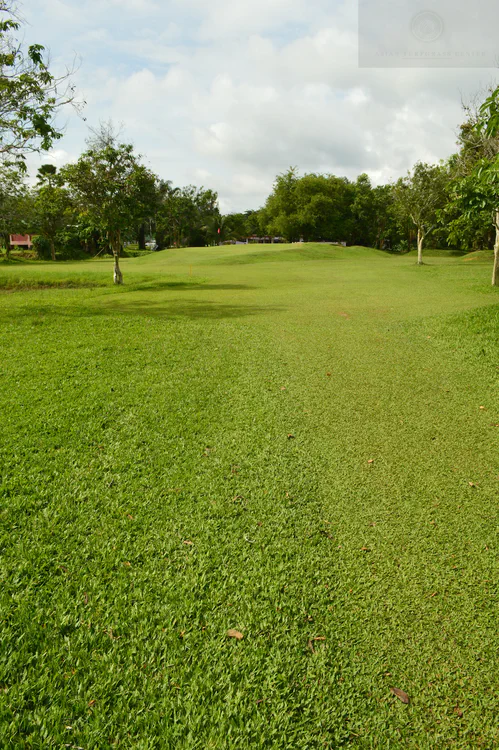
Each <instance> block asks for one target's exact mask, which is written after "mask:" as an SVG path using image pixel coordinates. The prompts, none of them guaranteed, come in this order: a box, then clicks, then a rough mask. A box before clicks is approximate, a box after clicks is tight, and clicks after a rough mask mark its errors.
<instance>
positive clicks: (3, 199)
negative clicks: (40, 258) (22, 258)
mask: <svg viewBox="0 0 499 750" xmlns="http://www.w3.org/2000/svg"><path fill="white" fill-rule="evenodd" d="M26 194H27V190H26V186H25V184H24V181H23V177H22V170H20V169H19V168H17V167H16V166H15V165H7V164H5V163H3V164H2V163H1V162H0V235H1V238H2V241H3V244H4V246H5V255H6V258H7V260H9V258H10V235H11V234H13V233H14V232H17V231H18V230H21V231H22V230H23V229H24V228H25V227H24V221H25V216H26V213H25V211H23V206H24V204H25V202H26Z"/></svg>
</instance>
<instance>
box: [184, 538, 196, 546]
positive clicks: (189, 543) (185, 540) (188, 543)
mask: <svg viewBox="0 0 499 750" xmlns="http://www.w3.org/2000/svg"><path fill="white" fill-rule="evenodd" d="M182 544H187V545H188V546H189V547H192V545H193V544H194V542H191V541H190V539H184V541H183V542H182Z"/></svg>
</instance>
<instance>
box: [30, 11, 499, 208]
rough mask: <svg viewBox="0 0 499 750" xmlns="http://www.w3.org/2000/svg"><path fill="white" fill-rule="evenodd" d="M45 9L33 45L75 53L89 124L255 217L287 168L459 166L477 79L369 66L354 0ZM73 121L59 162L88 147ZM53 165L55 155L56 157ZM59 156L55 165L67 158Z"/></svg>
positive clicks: (485, 78) (386, 171)
mask: <svg viewBox="0 0 499 750" xmlns="http://www.w3.org/2000/svg"><path fill="white" fill-rule="evenodd" d="M116 2H117V0H101V1H98V0H81V2H78V0H64V2H63V0H43V2H42V5H40V6H37V10H33V11H31V14H32V19H31V20H32V28H31V29H30V32H29V33H30V34H31V35H32V36H33V39H34V40H37V41H45V40H46V41H47V42H48V46H50V47H51V49H52V54H53V56H54V60H55V59H57V60H58V61H59V60H61V59H64V58H66V59H67V56H68V55H70V54H72V53H73V50H76V51H77V52H78V53H80V54H81V56H82V58H83V64H82V67H81V69H80V71H79V74H78V82H79V85H80V88H81V90H82V91H83V94H84V98H85V99H86V100H87V102H88V105H87V108H86V111H85V115H86V117H87V120H88V122H89V123H90V124H94V125H95V124H97V123H98V121H99V119H109V118H113V119H114V120H115V121H116V122H117V123H123V125H124V135H125V136H126V137H127V138H129V139H130V140H131V141H132V142H133V143H134V144H135V145H136V147H137V149H138V151H139V152H140V153H142V154H144V155H145V157H146V159H147V161H148V163H149V164H150V166H151V167H152V168H153V169H155V171H157V172H158V173H159V174H160V175H161V176H162V177H164V178H167V179H172V180H173V181H174V182H175V183H176V184H187V183H189V182H194V183H196V182H197V183H201V182H202V183H204V184H205V186H209V187H213V188H214V189H217V190H219V192H220V196H221V199H222V201H223V205H224V206H225V207H227V208H230V209H241V210H244V209H245V208H254V207H256V206H258V205H259V204H261V203H262V202H263V201H264V199H265V197H266V195H267V194H268V193H269V191H270V189H271V187H272V182H273V180H274V177H275V175H276V174H277V173H278V172H280V171H283V170H284V169H286V168H287V167H288V166H289V165H298V166H299V167H300V168H301V170H302V171H329V172H335V173H337V174H341V175H346V176H348V177H349V178H352V179H354V178H355V177H356V176H357V175H358V174H359V173H360V172H363V171H367V172H368V173H369V174H370V175H371V176H372V178H373V179H374V180H376V181H379V182H382V181H385V180H388V179H391V178H395V177H397V176H399V175H400V174H403V173H404V172H405V171H406V170H407V169H408V168H410V167H411V165H412V164H413V163H414V162H415V161H416V160H417V159H420V158H422V159H426V160H429V161H437V160H439V159H440V158H443V157H446V156H447V155H449V154H450V153H451V152H452V150H453V148H454V144H455V131H456V128H457V125H458V123H459V121H460V119H461V117H462V114H461V105H460V103H461V96H464V97H466V96H467V95H468V94H469V93H471V92H474V91H476V90H478V89H480V88H483V87H484V86H486V85H488V84H490V82H491V81H494V79H495V73H494V71H483V70H482V71H480V70H479V69H464V70H462V69H446V70H435V69H428V70H425V69H401V70H397V69H382V70H376V69H360V68H359V67H358V64H357V30H356V23H357V21H356V3H355V0H346V1H345V2H340V0H338V2H336V3H335V2H334V0H333V1H332V2H331V0H254V1H253V2H251V3H248V1H247V0H232V2H230V0H213V1H212V2H211V3H206V2H205V0H167V1H166V2H161V3H159V1H158V2H155V1H153V0H127V2H126V3H125V4H123V3H120V12H119V13H117V9H116V5H115V3H116ZM85 135H86V126H85V125H84V124H83V123H82V121H81V120H79V119H78V118H76V117H74V116H72V117H70V118H69V122H68V127H67V135H66V136H65V138H64V141H63V142H62V143H61V142H60V143H59V144H58V147H59V145H61V152H63V150H62V149H64V151H66V152H67V153H68V154H71V155H73V154H77V153H78V151H79V150H81V149H82V148H83V145H84V138H85ZM54 158H55V157H54ZM57 158H59V157H57Z"/></svg>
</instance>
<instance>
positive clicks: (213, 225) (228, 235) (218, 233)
mask: <svg viewBox="0 0 499 750" xmlns="http://www.w3.org/2000/svg"><path fill="white" fill-rule="evenodd" d="M232 227H233V225H232V222H231V217H230V216H222V215H221V214H211V215H210V216H209V217H208V221H207V223H206V225H205V227H204V229H205V230H206V237H207V239H208V240H209V241H211V242H213V244H214V245H220V243H222V242H226V241H227V240H230V239H232V238H233V237H234V230H233V228H232Z"/></svg>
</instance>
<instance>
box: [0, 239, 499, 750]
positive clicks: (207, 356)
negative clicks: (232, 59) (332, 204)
mask: <svg viewBox="0 0 499 750" xmlns="http://www.w3.org/2000/svg"><path fill="white" fill-rule="evenodd" d="M425 262H426V265H425V266H423V267H417V266H416V264H415V256H414V255H413V254H411V255H408V256H402V257H397V256H391V255H388V254H386V253H382V252H380V251H376V250H371V249H366V248H360V247H353V248H339V247H338V248H333V247H330V246H327V245H320V244H317V245H313V244H310V245H304V246H300V245H272V246H270V245H267V246H263V245H262V246H255V245H250V246H241V245H238V246H231V247H213V248H195V249H183V250H166V251H163V252H160V253H153V254H150V255H146V256H143V257H140V258H133V259H123V261H122V262H121V266H122V271H123V276H124V282H125V285H124V286H123V287H113V286H112V261H111V260H109V259H107V260H101V259H98V260H95V261H83V262H78V263H57V264H55V263H40V262H36V263H18V262H13V263H11V264H0V342H1V344H0V345H1V370H0V372H1V377H2V388H1V393H0V409H1V413H2V429H1V432H0V456H1V463H2V484H1V485H0V498H1V521H2V524H1V552H2V561H1V576H2V577H1V593H0V596H1V599H0V602H1V607H0V609H1V613H2V614H1V644H2V645H1V650H0V688H1V689H0V738H3V739H0V746H1V747H2V748H8V749H9V750H10V748H16V749H17V748H19V749H20V748H33V749H34V748H36V749H37V750H38V749H40V750H42V749H46V748H65V747H68V748H80V749H83V750H93V749H94V748H95V749H97V748H98V749H99V750H103V749H105V748H116V747H118V748H123V749H124V750H125V749H128V748H133V749H134V750H153V749H156V748H158V749H160V750H162V749H163V748H164V749H165V750H176V749H177V748H178V749H179V750H184V749H185V750H187V749H188V750H194V749H196V750H198V749H199V750H206V749H208V748H209V749H215V750H218V749H224V750H225V749H230V750H246V748H248V749H250V750H252V749H253V748H272V749H273V750H274V749H275V750H288V748H289V749H292V750H295V749H296V750H312V749H315V748H317V749H319V748H339V747H355V748H418V749H419V750H420V749H422V748H424V749H426V748H428V750H429V749H430V748H484V749H487V750H488V749H490V748H494V747H499V721H498V716H497V707H498V700H499V663H498V661H499V660H498V650H497V632H498V614H497V613H498V592H499V558H498V529H499V504H498V496H499V492H498V490H499V450H498V449H499V404H498V398H497V396H498V394H497V386H498V375H499V357H498V353H499V344H498V335H497V332H498V329H499V307H498V302H499V296H498V295H499V292H498V291H497V288H491V287H490V273H491V261H490V259H482V257H481V255H480V254H479V253H478V254H474V255H469V256H465V257H452V256H450V255H449V256H447V257H446V256H445V255H444V254H442V253H441V254H440V255H434V256H432V255H431V253H428V254H427V256H426V258H425ZM229 629H234V630H236V631H238V632H239V633H241V634H242V635H243V638H242V639H238V638H234V637H228V635H227V631H228V630H229ZM391 688H398V689H400V690H402V691H404V692H405V693H407V694H408V696H409V699H410V702H409V703H408V704H404V703H403V702H401V701H400V700H399V699H398V698H397V697H396V696H395V695H394V694H393V692H391Z"/></svg>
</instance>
